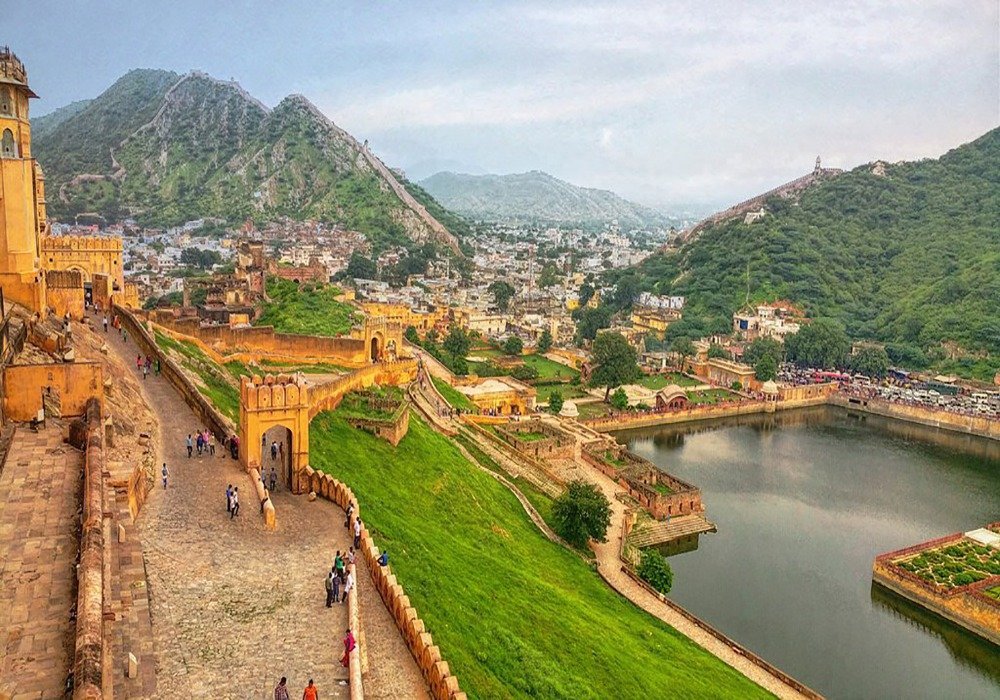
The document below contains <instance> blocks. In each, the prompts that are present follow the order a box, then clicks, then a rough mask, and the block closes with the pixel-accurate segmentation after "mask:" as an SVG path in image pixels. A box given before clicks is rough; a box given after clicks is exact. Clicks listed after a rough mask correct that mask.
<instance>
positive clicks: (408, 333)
mask: <svg viewBox="0 0 1000 700" xmlns="http://www.w3.org/2000/svg"><path fill="white" fill-rule="evenodd" d="M403 337H404V338H406V339H407V340H409V341H410V342H411V343H413V344H414V345H419V344H420V336H419V335H418V334H417V329H416V328H414V327H413V326H407V327H406V330H405V331H404V332H403Z"/></svg>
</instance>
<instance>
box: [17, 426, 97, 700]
mask: <svg viewBox="0 0 1000 700" xmlns="http://www.w3.org/2000/svg"><path fill="white" fill-rule="evenodd" d="M62 434H63V429H62V426H61V425H60V423H58V422H57V421H52V420H50V421H49V422H48V425H47V427H46V428H44V429H43V430H41V431H39V432H37V433H36V432H33V431H32V430H31V429H30V428H28V427H24V426H22V427H19V428H18V430H17V433H16V434H15V436H14V440H13V443H12V444H11V449H10V453H9V454H8V458H7V464H6V466H5V467H4V470H3V473H2V475H0V697H15V698H59V697H62V696H63V690H64V688H65V685H66V677H67V676H68V675H69V673H70V672H71V667H72V663H73V631H74V628H75V625H74V623H73V621H72V620H71V619H70V609H71V608H72V607H74V605H75V603H76V599H75V592H76V582H75V578H76V569H75V563H76V555H77V551H78V549H79V522H78V518H77V510H78V509H79V508H80V503H81V502H80V497H81V488H82V483H83V482H82V474H83V454H82V453H80V452H78V451H77V450H75V449H73V448H72V447H70V446H69V445H65V444H63V442H62Z"/></svg>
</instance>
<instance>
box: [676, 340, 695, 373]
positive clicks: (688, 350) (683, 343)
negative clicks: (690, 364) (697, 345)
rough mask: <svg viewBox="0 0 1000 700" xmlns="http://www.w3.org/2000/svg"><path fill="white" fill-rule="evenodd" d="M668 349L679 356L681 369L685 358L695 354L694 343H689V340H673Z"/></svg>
mask: <svg viewBox="0 0 1000 700" xmlns="http://www.w3.org/2000/svg"><path fill="white" fill-rule="evenodd" d="M670 349H671V350H672V351H673V352H675V353H677V354H678V355H679V356H680V358H681V362H680V365H681V367H683V366H684V361H685V360H686V359H687V358H689V357H692V356H693V355H694V353H695V349H694V343H692V342H691V339H690V338H675V339H674V341H673V342H672V343H671V344H670Z"/></svg>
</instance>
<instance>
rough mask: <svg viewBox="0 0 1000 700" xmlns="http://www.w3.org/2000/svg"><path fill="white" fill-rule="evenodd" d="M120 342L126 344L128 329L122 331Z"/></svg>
mask: <svg viewBox="0 0 1000 700" xmlns="http://www.w3.org/2000/svg"><path fill="white" fill-rule="evenodd" d="M122 342H123V343H125V344H126V345H128V331H122Z"/></svg>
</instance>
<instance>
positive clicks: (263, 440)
mask: <svg viewBox="0 0 1000 700" xmlns="http://www.w3.org/2000/svg"><path fill="white" fill-rule="evenodd" d="M265 447H267V434H266V433H265V434H264V435H261V436H260V449H262V450H263V449H264V448H265Z"/></svg>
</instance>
